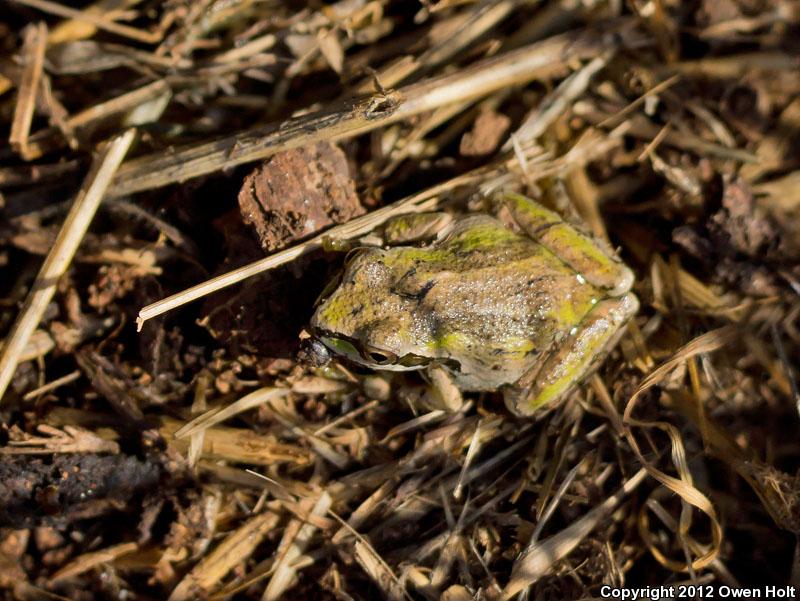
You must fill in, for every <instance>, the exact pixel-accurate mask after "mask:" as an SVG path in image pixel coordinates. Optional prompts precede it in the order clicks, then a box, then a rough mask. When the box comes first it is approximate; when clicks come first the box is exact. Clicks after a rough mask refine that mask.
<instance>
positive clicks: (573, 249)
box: [503, 192, 633, 296]
mask: <svg viewBox="0 0 800 601" xmlns="http://www.w3.org/2000/svg"><path fill="white" fill-rule="evenodd" d="M503 201H504V206H505V207H506V208H507V209H508V210H509V211H510V212H511V215H512V217H513V218H514V221H516V222H517V224H518V225H519V226H520V227H521V228H522V229H523V230H524V231H525V233H526V234H528V236H530V237H531V238H533V239H534V240H536V242H538V243H539V244H541V245H542V246H544V247H545V248H546V249H547V250H549V251H550V252H552V253H553V254H554V255H556V256H557V257H558V258H560V259H561V260H562V261H564V262H565V263H566V264H567V265H569V266H570V267H571V268H572V269H574V270H575V271H576V272H577V273H578V274H580V276H581V277H583V278H584V279H585V280H586V281H587V282H589V283H590V284H592V285H593V286H596V287H598V288H601V289H604V290H607V291H608V294H609V295H611V296H619V295H622V294H624V293H626V292H627V291H628V290H630V289H631V286H632V285H633V272H632V271H631V270H630V269H629V268H628V267H627V266H626V265H625V264H623V263H622V262H621V261H619V260H618V259H617V258H615V257H614V255H613V253H612V252H611V251H610V249H609V250H608V251H606V250H604V248H603V246H605V245H604V244H603V243H602V242H601V241H599V240H596V239H595V238H593V237H592V236H591V235H589V234H585V233H583V232H581V231H580V230H578V229H577V228H575V227H573V226H572V225H570V224H569V223H566V222H565V221H564V220H563V219H562V218H561V217H560V216H559V215H558V214H557V213H554V212H553V211H550V210H549V209H546V208H544V207H543V206H542V205H540V204H539V203H538V202H536V201H534V200H531V199H530V198H527V197H526V196H522V195H521V194H515V193H512V192H509V193H507V194H505V195H504V197H503Z"/></svg>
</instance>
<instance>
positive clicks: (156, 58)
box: [0, 0, 800, 601]
mask: <svg viewBox="0 0 800 601" xmlns="http://www.w3.org/2000/svg"><path fill="white" fill-rule="evenodd" d="M505 191H516V192H520V193H523V194H526V195H527V196H529V197H531V198H534V199H536V200H537V201H538V202H540V203H541V204H543V205H545V206H547V207H549V208H551V209H553V210H555V211H556V212H558V213H559V214H560V215H561V216H562V218H563V219H564V220H565V221H567V222H569V223H572V224H574V225H575V226H576V227H577V228H579V229H581V230H583V231H585V232H587V233H588V234H589V235H591V236H593V237H594V239H595V240H597V241H598V244H602V245H605V246H606V247H607V248H610V249H613V251H614V252H616V253H617V254H618V256H619V257H620V258H621V259H622V260H623V261H624V262H625V263H626V264H627V265H629V266H630V267H631V269H632V270H633V272H634V273H635V276H636V280H635V283H634V285H633V291H634V292H635V294H636V295H637V297H638V298H639V300H640V304H641V308H640V310H639V312H638V314H637V315H636V317H634V318H633V319H632V320H631V321H630V322H629V323H628V324H627V326H625V331H624V334H623V336H622V338H621V340H620V342H619V343H618V344H617V345H616V346H615V347H614V349H612V350H611V352H609V353H608V356H607V357H605V359H604V360H602V361H598V369H597V371H596V373H594V374H593V375H591V376H590V377H587V378H585V379H584V380H583V381H582V382H581V383H580V385H579V386H577V387H576V388H575V389H574V390H573V391H572V392H571V393H570V394H569V395H568V396H567V398H565V399H564V400H563V401H562V402H560V403H556V404H554V405H551V406H547V407H544V408H542V409H540V410H539V411H537V412H536V413H535V414H534V415H532V416H529V417H520V416H517V415H514V414H512V413H511V412H510V411H509V410H508V409H507V408H506V406H505V404H504V402H503V394H502V393H503V391H502V390H491V391H487V392H479V393H476V392H465V393H464V395H463V404H462V405H461V406H460V407H455V408H454V409H455V410H450V411H444V410H441V409H438V408H435V407H431V406H430V405H429V404H426V402H425V399H426V398H428V397H429V396H430V384H429V382H428V381H427V380H426V379H425V378H423V377H422V375H421V374H420V372H407V373H403V374H400V373H390V372H381V371H372V370H369V369H364V368H363V367H359V366H357V365H354V364H353V363H352V362H348V361H347V360H344V359H337V358H334V360H333V361H332V362H330V363H328V364H327V365H314V364H313V361H311V357H310V353H309V351H308V349H309V344H310V340H309V336H310V334H311V333H312V332H311V330H310V327H309V323H310V322H309V320H310V318H311V316H312V314H313V312H314V307H315V304H316V302H317V301H318V299H319V298H320V296H321V295H324V294H325V292H324V291H326V289H327V290H328V291H329V290H330V286H329V283H330V282H335V281H336V277H337V274H338V273H340V272H341V269H342V266H343V264H344V261H345V257H346V256H348V255H347V252H346V251H348V250H350V249H352V248H354V247H357V246H361V245H365V244H376V243H380V242H379V238H378V237H377V235H376V232H380V231H382V230H381V227H382V225H383V224H384V223H385V222H386V220H387V219H389V218H392V217H394V216H396V215H399V214H404V213H411V212H420V211H431V210H443V211H446V212H449V213H450V214H456V215H462V214H466V213H475V212H485V211H487V210H488V208H489V204H490V202H491V201H492V199H496V198H498V195H502V194H503V193H504V192H505ZM799 217H800V3H798V2H797V1H796V0H696V1H695V0H693V1H690V2H681V1H679V0H630V1H627V2H620V1H615V0H608V1H603V0H586V1H583V2H578V1H574V2H572V1H566V0H563V1H559V0H541V1H522V0H486V1H469V0H466V1H464V0H439V1H438V2H432V1H424V2H421V3H420V2H414V1H409V2H406V1H390V0H341V1H339V2H335V3H330V4H323V3H320V2H311V3H299V2H287V1H285V0H195V1H190V0H165V1H155V0H153V1H148V0H96V1H95V2H61V3H58V2H52V1H50V0H0V343H2V346H0V591H1V594H2V597H3V598H5V599H14V600H39V599H42V600H45V599H48V600H49V599H79V600H82V599H85V600H90V599H143V600H149V599H170V600H172V601H180V600H184V599H187V600H188V599H214V600H222V599H262V600H265V601H268V600H276V599H331V600H334V599H335V600H339V601H345V600H369V599H390V600H395V599H396V600H398V601H399V600H401V599H406V600H417V599H423V600H435V599H442V600H447V601H465V600H469V599H481V600H483V599H485V600H504V599H542V600H548V599H587V598H608V595H609V594H610V593H609V591H611V590H617V591H620V590H623V588H624V589H626V590H629V591H633V590H639V591H641V590H642V588H643V587H660V586H664V585H667V586H684V585H687V586H701V587H704V588H689V589H683V590H684V591H688V593H689V595H688V596H689V598H708V597H709V595H710V594H712V593H713V594H714V595H715V596H716V597H720V592H721V591H723V590H728V591H730V590H734V589H735V588H736V587H757V586H759V585H766V584H769V585H777V586H778V587H781V588H780V590H781V591H784V592H787V595H788V594H789V593H790V592H791V590H792V589H791V587H793V586H794V587H798V586H800V546H799V545H798V538H797V535H798V533H800V471H799V470H800V438H799V437H798V435H797V433H798V427H800V415H799V412H800V392H799V391H798V383H797V376H798V357H800V330H798V327H800V326H799V323H798V322H799V321H800V320H799V319H798V317H799V316H800V296H799V295H800V219H798V218H799ZM350 256H352V255H350ZM580 277H582V276H579V279H580ZM195 286H197V288H193V287H195ZM481 290H482V288H480V287H478V288H476V289H475V294H476V295H480V294H481ZM546 294H548V295H550V296H552V297H554V298H552V299H551V300H552V302H554V303H559V302H563V299H561V298H557V297H558V295H557V294H555V293H552V292H547V293H546ZM165 299H166V300H165ZM476 300H478V301H479V300H481V299H480V298H477V299H476ZM452 334H453V335H458V334H460V332H458V331H456V332H453V333H452ZM538 342H539V343H542V344H543V343H546V344H549V345H557V344H561V343H563V341H562V340H561V339H560V338H559V337H555V338H554V339H552V340H546V341H541V340H540V341H538ZM540 350H541V349H534V352H539V351H540ZM451 409H453V408H451ZM609 587H610V588H609ZM722 587H730V588H729V589H723V588H722ZM786 587H789V588H786ZM742 590H761V589H752V588H751V589H742ZM762 594H763V592H762ZM649 595H650V596H651V597H652V598H654V599H655V598H656V597H655V596H656V595H657V593H655V592H653V591H652V590H651V591H650V592H649Z"/></svg>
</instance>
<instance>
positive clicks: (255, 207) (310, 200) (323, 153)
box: [239, 142, 364, 251]
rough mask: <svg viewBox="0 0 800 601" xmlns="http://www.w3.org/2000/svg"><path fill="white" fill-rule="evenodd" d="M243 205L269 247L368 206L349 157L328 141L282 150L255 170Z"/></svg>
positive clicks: (245, 188)
mask: <svg viewBox="0 0 800 601" xmlns="http://www.w3.org/2000/svg"><path fill="white" fill-rule="evenodd" d="M239 208H240V210H241V213H242V218H243V219H244V222H245V223H247V224H251V225H252V226H253V227H254V228H255V231H256V234H257V235H258V239H259V241H260V242H261V246H262V247H263V248H264V249H265V250H267V251H273V250H275V249H277V248H282V247H284V246H287V245H289V244H291V243H292V242H295V241H297V240H302V239H303V238H306V237H308V236H310V235H312V234H314V233H315V232H319V231H320V230H322V229H324V228H326V227H328V226H329V225H333V224H335V223H343V222H345V221H347V220H348V219H351V218H353V217H355V216H356V215H360V214H362V213H363V212H364V208H363V207H362V206H361V203H360V202H359V200H358V196H357V195H356V189H355V184H354V182H353V178H352V177H351V175H350V168H349V166H348V164H347V158H346V157H345V155H344V153H343V152H342V151H341V150H340V149H339V148H338V147H337V146H334V145H333V144H329V143H325V142H321V143H319V144H315V145H313V146H306V147H303V148H296V149H292V150H287V151H285V152H280V153H278V154H276V155H274V156H273V157H272V158H270V159H269V160H268V161H266V162H265V163H264V164H263V165H261V166H260V167H258V168H257V169H255V170H254V171H253V172H251V173H250V175H248V176H247V177H246V178H245V180H244V184H243V185H242V188H241V190H240V191H239Z"/></svg>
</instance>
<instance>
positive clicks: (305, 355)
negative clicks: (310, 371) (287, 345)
mask: <svg viewBox="0 0 800 601" xmlns="http://www.w3.org/2000/svg"><path fill="white" fill-rule="evenodd" d="M297 360H298V361H300V362H302V363H306V364H308V365H310V366H311V367H323V366H325V365H327V364H328V363H330V362H331V352H330V350H328V347H327V346H325V345H324V344H322V342H321V341H320V340H318V339H317V338H308V339H306V340H304V341H303V342H302V343H301V344H300V350H299V351H298V352H297Z"/></svg>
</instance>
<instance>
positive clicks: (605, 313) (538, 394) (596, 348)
mask: <svg viewBox="0 0 800 601" xmlns="http://www.w3.org/2000/svg"><path fill="white" fill-rule="evenodd" d="M638 309H639V301H638V299H637V298H636V296H635V295H633V294H625V295H624V296H622V297H620V298H609V299H606V300H603V301H600V302H599V303H597V305H595V306H594V308H593V309H592V310H591V311H590V312H589V313H588V314H587V315H586V316H585V317H584V318H583V320H581V323H580V324H578V325H577V326H576V327H575V328H573V332H571V333H570V334H568V336H569V338H568V339H567V340H564V341H562V342H561V343H559V344H557V345H554V347H553V348H552V349H551V350H550V351H549V352H548V353H546V354H544V355H543V356H542V357H541V360H540V361H537V363H536V365H535V366H534V367H532V368H531V369H530V370H529V371H528V372H527V373H526V374H525V375H523V376H522V378H520V380H519V381H518V382H517V383H516V384H514V385H513V386H508V387H506V388H505V389H504V399H505V402H506V405H507V406H508V408H509V410H510V411H511V412H513V413H516V414H517V415H530V414H532V413H533V412H534V411H536V409H538V408H540V407H544V406H546V405H550V404H554V403H556V402H557V401H559V400H561V399H562V398H564V396H565V395H567V394H568V393H569V392H571V391H572V390H573V389H574V387H575V386H576V385H577V384H578V383H580V382H581V380H583V379H584V378H585V377H586V376H587V375H588V374H589V373H591V372H592V371H593V370H594V369H595V368H596V367H597V366H598V365H599V364H600V363H601V361H602V359H603V358H604V357H605V355H606V354H607V353H608V352H609V351H610V350H611V349H612V348H613V347H614V345H615V344H616V343H617V341H618V340H619V338H620V336H621V335H622V333H623V332H624V331H625V330H624V328H623V326H624V325H625V323H626V322H627V321H628V320H629V319H630V318H631V317H633V316H634V315H635V314H636V312H637V311H638Z"/></svg>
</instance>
